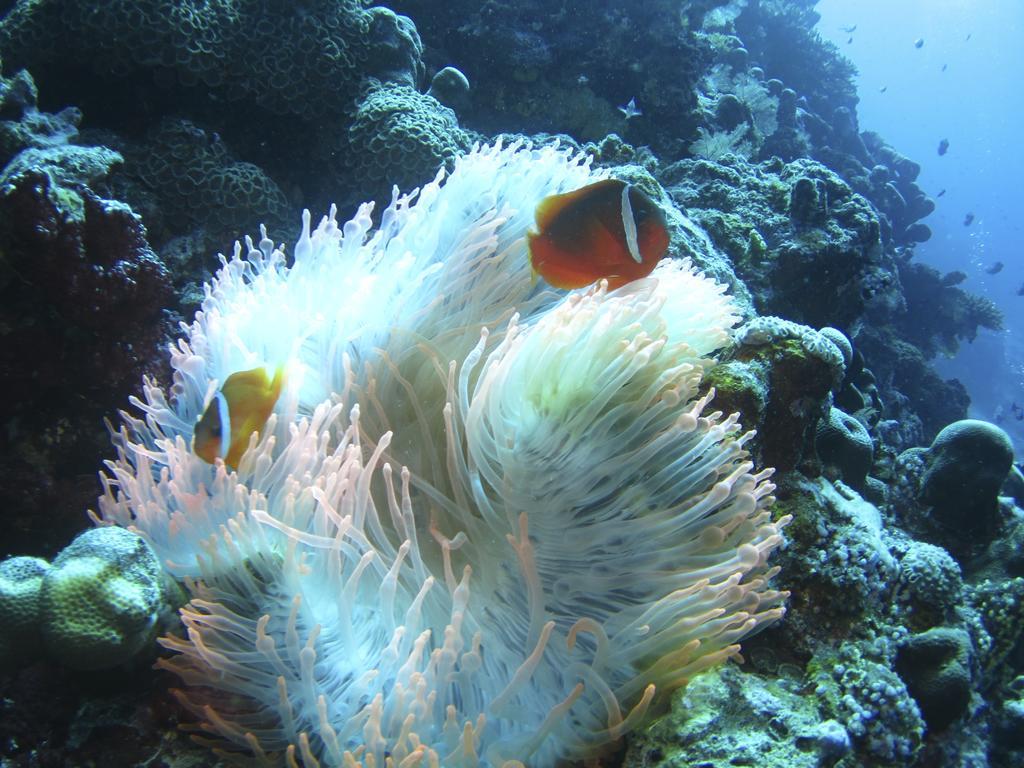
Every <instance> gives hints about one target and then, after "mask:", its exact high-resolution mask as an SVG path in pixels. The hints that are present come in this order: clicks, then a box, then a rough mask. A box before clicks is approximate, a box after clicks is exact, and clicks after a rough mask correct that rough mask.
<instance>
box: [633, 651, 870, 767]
mask: <svg viewBox="0 0 1024 768" xmlns="http://www.w3.org/2000/svg"><path fill="white" fill-rule="evenodd" d="M796 685H797V683H796V681H794V680H790V679H787V678H786V677H781V676H780V677H775V676H761V675H757V674H751V673H748V672H744V671H743V670H742V669H741V668H738V667H735V666H726V667H722V668H721V669H719V670H714V671H711V672H706V673H704V674H701V675H698V676H697V677H696V678H694V679H693V680H692V681H691V682H690V684H689V685H688V686H687V688H686V689H685V690H684V691H682V692H681V693H679V694H678V695H677V696H676V697H674V699H673V702H672V705H673V711H672V714H671V715H669V716H666V717H664V718H662V719H661V720H659V721H658V723H657V724H655V725H654V726H652V727H651V728H649V729H648V730H647V731H646V732H644V733H642V734H638V735H637V736H635V737H633V738H631V739H630V740H629V748H628V750H627V752H626V756H625V759H624V762H623V764H624V765H628V766H647V767H649V768H671V767H672V766H683V765H686V766H690V765H692V766H696V765H700V766H704V767H705V768H732V767H733V766H736V765H758V766H776V765H777V766H789V767H790V768H820V767H821V766H828V765H833V764H835V762H836V761H838V760H840V759H841V758H843V757H846V756H848V755H849V753H850V752H851V751H852V744H851V739H850V735H849V733H848V732H847V731H846V728H844V727H843V725H842V724H841V723H839V722H837V721H836V720H828V719H823V718H822V716H821V715H820V714H819V713H818V711H817V705H816V703H815V702H814V701H813V699H810V698H808V697H805V696H801V695H799V694H798V693H797V692H796V691H795V688H796Z"/></svg>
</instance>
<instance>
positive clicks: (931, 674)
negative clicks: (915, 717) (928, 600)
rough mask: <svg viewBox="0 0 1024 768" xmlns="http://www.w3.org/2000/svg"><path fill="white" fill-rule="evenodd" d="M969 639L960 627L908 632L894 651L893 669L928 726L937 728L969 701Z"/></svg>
mask: <svg viewBox="0 0 1024 768" xmlns="http://www.w3.org/2000/svg"><path fill="white" fill-rule="evenodd" d="M971 650H972V646H971V638H970V636H969V635H968V634H967V633H966V632H965V631H963V630H961V629H951V628H949V627H936V628H934V629H929V630H928V631H927V632H922V633H921V634H918V635H912V636H910V637H909V638H907V640H906V641H905V642H904V643H903V645H902V646H900V649H899V651H898V653H897V654H896V671H897V672H898V673H899V675H900V677H902V678H903V680H904V681H905V682H906V684H907V690H908V691H910V695H911V696H913V697H914V700H915V701H916V702H917V706H918V707H919V708H920V710H921V716H922V717H923V718H924V721H925V722H926V723H927V724H928V728H929V729H932V730H936V731H941V730H944V729H946V728H948V727H949V726H951V725H952V724H953V723H955V722H956V721H957V720H959V719H960V718H961V717H962V716H963V715H964V714H965V713H966V712H967V707H968V705H969V704H970V701H971V670H970V667H971Z"/></svg>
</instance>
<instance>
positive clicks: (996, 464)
mask: <svg viewBox="0 0 1024 768" xmlns="http://www.w3.org/2000/svg"><path fill="white" fill-rule="evenodd" d="M926 462H927V466H926V468H925V472H924V475H923V477H922V478H921V490H920V496H921V500H922V501H923V502H924V503H925V504H928V505H930V506H931V508H932V511H931V515H930V518H931V519H932V520H934V521H935V522H936V523H937V524H938V525H939V527H940V528H941V529H942V530H943V531H944V532H945V533H946V534H947V535H948V536H950V537H952V538H954V539H955V540H958V541H961V542H963V540H964V539H965V538H966V539H970V540H974V543H977V539H978V538H979V537H981V538H983V539H985V540H986V541H987V538H986V537H991V536H992V534H993V532H994V530H995V529H996V527H997V526H998V523H999V519H1000V518H999V504H998V499H997V497H998V495H999V490H1000V488H1002V485H1003V482H1004V481H1005V480H1006V476H1007V474H1008V473H1009V471H1010V467H1011V465H1012V464H1013V443H1012V442H1011V440H1010V438H1009V436H1008V435H1007V434H1006V432H1004V431H1003V430H1002V429H1001V428H999V427H998V426H996V425H995V424H991V423H989V422H987V421H979V420H977V419H964V420H962V421H957V422H954V423H952V424H950V425H949V426H947V427H945V428H944V429H943V430H942V431H941V432H939V434H938V435H936V437H935V440H933V441H932V444H931V447H930V448H929V449H928V451H927V458H926ZM958 549H959V550H960V551H963V546H960V547H958Z"/></svg>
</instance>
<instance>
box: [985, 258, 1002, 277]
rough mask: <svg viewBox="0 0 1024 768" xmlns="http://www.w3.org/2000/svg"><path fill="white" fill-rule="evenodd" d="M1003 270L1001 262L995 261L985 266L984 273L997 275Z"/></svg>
mask: <svg viewBox="0 0 1024 768" xmlns="http://www.w3.org/2000/svg"><path fill="white" fill-rule="evenodd" d="M1002 271H1003V262H1001V261H995V262H992V263H991V264H989V265H988V266H987V267H985V273H986V274H988V275H998V274H999V273H1000V272H1002Z"/></svg>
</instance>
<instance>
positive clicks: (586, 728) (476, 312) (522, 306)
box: [100, 145, 785, 767]
mask: <svg viewBox="0 0 1024 768" xmlns="http://www.w3.org/2000/svg"><path fill="white" fill-rule="evenodd" d="M601 176H602V173H601V172H597V171H591V170H590V168H589V167H588V165H587V164H586V163H585V162H582V161H581V160H580V159H579V158H577V157H573V156H572V155H571V154H570V153H567V152H564V151H559V150H558V149H556V148H545V149H539V150H532V149H528V148H522V147H518V146H513V147H510V148H502V147H501V146H500V145H499V146H496V147H490V148H484V149H478V150H475V151H474V152H472V153H470V154H469V155H467V156H465V157H463V158H460V159H459V160H458V161H457V162H456V164H455V169H454V171H453V173H452V174H451V175H450V176H449V177H448V178H447V179H445V178H444V173H443V172H442V173H441V174H439V176H438V177H437V179H436V180H435V181H434V182H433V183H431V184H428V185H426V186H425V187H423V189H422V190H420V191H419V193H418V195H417V194H413V195H410V196H397V195H396V197H395V199H394V200H393V202H392V204H391V205H390V206H389V207H388V208H387V209H386V210H385V211H384V212H383V215H382V217H381V221H380V225H379V227H377V228H374V227H373V225H372V222H371V219H370V207H369V206H364V207H362V208H361V209H360V211H359V212H358V213H357V215H356V217H355V218H354V219H353V220H351V221H349V222H348V223H346V224H344V225H343V226H340V227H339V225H338V224H337V222H336V221H335V219H334V216H333V212H332V215H330V216H328V217H325V218H324V220H323V221H322V222H321V223H320V224H319V226H318V227H316V228H315V229H313V230H311V227H310V220H309V217H308V215H307V216H306V219H305V227H304V230H303V233H302V235H301V236H300V238H299V241H298V242H297V244H296V246H295V249H294V262H293V264H292V265H291V266H290V267H289V266H286V259H285V256H284V253H283V252H282V250H281V249H279V248H274V246H273V244H272V243H271V242H270V241H269V240H267V239H266V238H264V239H263V241H261V242H260V243H259V244H258V246H257V245H254V244H253V243H252V242H249V249H248V253H247V254H246V255H245V257H244V258H243V255H242V252H241V248H240V247H236V250H235V254H234V256H233V257H232V258H231V259H230V260H225V261H224V265H223V268H222V269H221V270H220V272H219V273H218V276H217V278H216V279H215V281H214V283H213V284H212V285H211V286H209V288H208V290H207V295H206V299H205V301H204V302H203V307H202V311H201V312H200V313H199V314H198V315H197V318H196V320H195V322H194V323H193V324H192V325H191V326H190V327H189V328H188V329H187V332H188V339H187V340H183V341H181V342H179V344H178V345H177V346H176V347H175V348H174V349H173V351H172V360H171V364H172V367H173V369H174V371H175V375H174V384H173V386H172V387H171V390H170V393H167V392H165V391H163V390H162V389H160V388H159V387H157V386H156V385H155V384H154V383H152V382H149V383H147V387H146V390H145V400H139V401H135V403H134V404H135V405H136V406H137V407H138V408H140V409H141V410H142V411H143V414H144V415H143V418H141V419H140V418H135V417H133V416H129V415H127V414H126V415H125V417H124V426H123V427H122V429H121V431H120V432H119V433H118V435H117V436H116V444H117V447H118V454H119V457H118V459H117V460H116V461H113V462H110V464H109V469H110V473H111V476H110V477H108V478H106V479H105V482H106V494H105V495H104V496H103V497H102V498H101V499H100V515H101V517H102V519H103V521H104V522H106V523H112V524H120V525H126V526H133V527H135V528H137V529H138V530H139V531H140V532H141V533H143V534H144V535H145V536H146V537H147V538H148V539H149V540H150V542H151V543H152V544H153V546H154V548H155V549H156V550H157V552H158V553H159V554H160V555H161V556H162V557H163V558H164V559H165V561H166V563H167V567H168V569H169V570H170V571H171V572H172V573H173V574H174V575H176V576H178V577H179V578H185V579H186V580H187V583H188V584H189V587H190V589H191V590H192V601H191V602H190V603H189V605H188V606H186V607H185V608H184V609H183V611H182V617H183V620H184V622H185V625H186V627H187V630H188V631H187V637H181V638H178V637H171V638H166V639H165V640H164V641H163V642H164V644H165V646H166V647H168V648H169V649H171V650H172V651H176V652H177V655H176V656H175V657H173V658H172V659H170V660H168V661H166V662H164V663H165V665H166V666H167V667H168V668H170V669H172V670H174V671H175V672H176V673H178V674H179V675H180V677H181V678H182V680H184V682H185V683H186V684H187V685H188V686H189V687H190V690H189V691H187V692H184V693H181V694H180V696H181V699H182V701H183V702H184V703H185V704H186V706H188V707H189V708H190V709H191V710H192V711H193V712H194V713H195V714H196V715H197V716H198V717H199V718H200V720H201V723H200V727H201V729H202V730H204V731H206V732H207V733H209V734H211V735H212V736H213V737H214V738H213V743H214V744H215V745H216V746H217V747H218V748H219V749H222V750H226V751H228V752H232V753H238V752H247V753H251V754H253V755H255V756H256V757H257V758H258V759H259V761H261V762H262V763H264V764H273V765H278V764H286V765H299V764H302V765H305V766H313V765H321V764H328V765H344V766H372V765H376V766H384V765H388V766H391V765H394V766H398V765H444V766H446V767H455V766H475V765H486V766H501V765H505V766H516V765H522V764H523V763H522V762H520V761H526V760H528V761H529V764H530V765H531V766H553V765H555V764H556V763H557V761H559V760H561V759H578V758H586V757H590V756H594V755H596V754H598V753H599V752H600V751H601V750H602V749H604V748H605V747H606V746H607V745H608V744H609V743H610V742H613V741H614V740H616V739H618V738H619V737H620V736H621V735H622V734H624V733H626V732H628V731H629V730H631V729H633V728H635V727H636V726H637V725H638V724H640V723H641V722H643V720H644V718H645V716H646V714H647V712H648V710H649V708H650V705H651V703H652V701H653V700H654V699H655V697H657V696H659V695H663V694H664V693H665V692H668V691H671V690H672V689H673V688H676V687H678V686H680V685H682V684H685V682H686V681H687V679H688V678H690V677H691V676H692V675H693V674H694V673H696V672H697V671H699V670H701V669H704V668H706V667H708V666H710V665H712V664H715V663H718V662H720V661H722V660H725V659H728V658H730V657H733V656H734V655H735V654H736V653H737V652H738V645H737V642H738V641H739V640H741V639H742V638H743V637H745V636H747V635H749V634H750V633H751V632H753V631H755V630H756V629H758V628H759V627H761V626H763V625H764V624H765V623H767V622H770V621H773V620H775V619H776V618H778V617H779V616H780V615H781V614H782V610H783V608H782V602H783V600H784V598H785V594H784V593H781V592H778V591H775V590H773V589H772V588H771V587H770V586H769V579H770V578H771V577H772V575H773V574H774V570H773V569H770V568H769V567H768V566H767V564H766V560H767V558H768V555H769V554H770V553H771V551H772V550H773V549H774V548H775V547H776V546H777V545H778V544H779V543H780V541H781V535H780V528H781V526H782V525H783V524H784V522H785V521H776V522H773V521H772V520H771V517H770V515H769V513H768V511H767V509H766V507H767V505H768V503H769V502H770V500H771V492H772V490H773V486H772V485H771V483H770V482H768V477H769V474H770V471H762V472H758V473H754V472H753V469H752V464H751V462H750V461H749V460H748V458H747V454H746V451H745V449H744V445H745V443H746V442H747V441H748V439H749V437H750V434H749V433H748V434H742V433H741V431H740V429H739V426H738V424H737V418H736V417H735V416H732V417H728V418H723V416H722V414H721V413H718V412H713V413H710V412H708V411H709V410H710V409H708V407H707V406H708V403H709V402H710V399H711V396H710V395H704V396H699V395H698V389H699V385H700V382H701V379H702V376H703V373H704V371H705V370H706V369H707V368H708V367H709V366H711V365H713V359H712V358H711V357H710V356H711V355H712V354H713V353H714V352H715V351H716V350H718V349H719V348H721V347H722V346H723V345H724V344H726V343H727V341H728V338H729V329H730V328H731V326H732V325H733V324H734V323H735V322H736V320H737V318H736V316H735V314H734V313H733V311H732V304H731V302H730V300H729V299H728V298H727V297H725V296H724V295H723V289H722V287H721V286H719V285H717V284H716V283H714V282H713V281H711V280H709V279H707V278H705V277H704V276H703V275H700V274H698V273H697V272H696V271H695V270H694V269H693V268H692V267H691V266H690V265H689V263H687V262H667V263H663V264H662V265H661V266H659V268H658V269H657V270H656V271H655V272H654V274H653V275H652V277H650V278H647V279H644V280H640V281H636V282H634V283H631V284H629V285H627V286H624V287H623V288H621V289H619V290H617V291H614V292H608V291H607V289H606V287H605V285H604V284H603V283H602V284H598V285H597V286H595V287H593V288H591V289H589V290H584V291H577V292H573V293H569V294H565V293H563V292H557V291H553V290H551V289H549V288H547V287H546V286H544V285H543V284H537V283H536V281H535V280H534V279H533V278H532V277H531V274H530V270H529V266H528V260H527V257H526V253H525V243H524V234H525V232H526V229H527V228H528V227H529V226H530V224H531V223H532V218H533V212H534V209H535V207H536V205H537V203H538V201H539V200H540V199H542V198H543V197H544V196H546V195H549V194H552V193H556V192H561V191H566V190H569V189H574V188H577V187H579V186H581V185H582V184H585V183H587V182H588V181H590V180H593V179H595V178H600V177H601ZM670 297H672V298H673V299H678V297H685V300H683V301H680V300H674V301H672V300H670ZM255 365H270V366H277V365H283V366H285V368H286V371H287V373H286V383H285V390H284V393H283V394H282V395H281V398H280V400H279V402H278V404H277V407H276V411H275V413H274V414H273V415H272V416H271V418H270V421H269V422H268V423H267V425H266V427H265V428H264V429H263V430H262V432H261V433H258V434H257V433H254V434H253V436H252V438H251V439H250V442H249V449H248V451H247V452H246V453H245V454H244V455H243V457H242V458H241V460H240V461H239V463H238V468H237V472H235V471H230V470H229V469H228V468H227V467H226V466H225V465H224V464H223V463H221V462H219V461H218V462H217V463H216V464H215V465H213V466H211V465H209V464H206V463H205V462H203V461H202V460H200V459H199V458H198V457H197V456H196V455H195V454H194V453H193V452H192V451H191V450H190V448H189V443H190V439H191V434H192V425H193V424H194V423H195V420H196V418H197V417H198V416H199V414H200V413H201V412H202V411H203V409H204V406H205V404H206V403H207V402H208V400H209V398H210V397H211V395H212V394H213V392H214V390H215V389H216V388H217V387H218V386H219V384H220V383H222V382H223V381H224V379H225V378H226V377H227V376H228V375H230V374H231V373H233V372H235V371H239V370H248V369H250V368H252V367H253V366H255Z"/></svg>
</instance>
